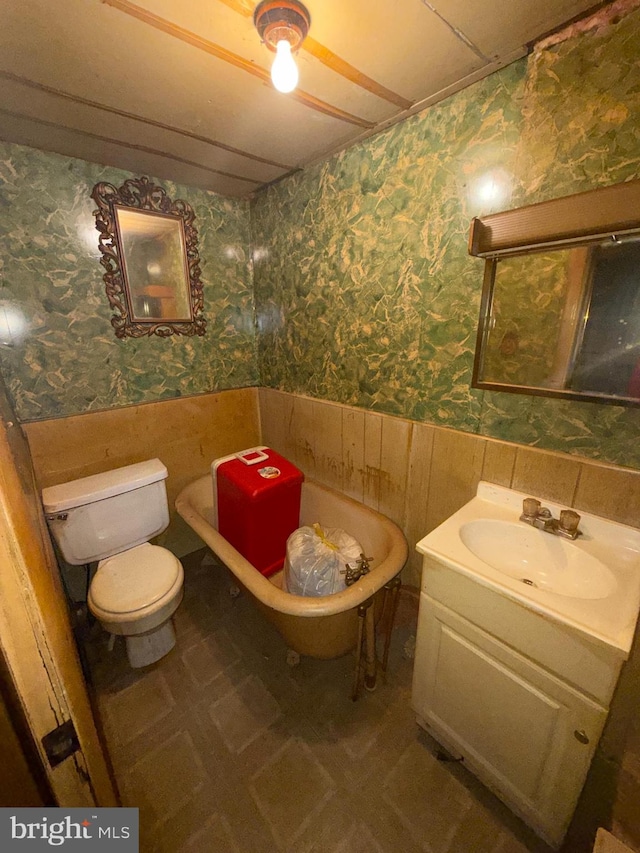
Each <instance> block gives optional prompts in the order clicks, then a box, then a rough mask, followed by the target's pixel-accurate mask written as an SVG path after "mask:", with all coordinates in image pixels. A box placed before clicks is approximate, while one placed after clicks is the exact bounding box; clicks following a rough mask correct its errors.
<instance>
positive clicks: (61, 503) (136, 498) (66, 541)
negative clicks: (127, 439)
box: [42, 459, 169, 566]
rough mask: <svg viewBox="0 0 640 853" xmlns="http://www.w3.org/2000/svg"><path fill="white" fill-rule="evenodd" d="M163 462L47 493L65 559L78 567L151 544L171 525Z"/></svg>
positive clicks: (52, 527)
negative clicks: (148, 542)
mask: <svg viewBox="0 0 640 853" xmlns="http://www.w3.org/2000/svg"><path fill="white" fill-rule="evenodd" d="M166 478H167V469H166V467H165V466H164V465H163V464H162V462H161V461H160V460H159V459H150V460H149V461H147V462H138V463H136V464H135V465H126V466H125V467H123V468H114V469H112V470H111V471H105V472H104V473H102V474H93V475H91V476H90V477H82V478H81V479H79V480H72V481H71V482H69V483H62V484H60V485H59V486H50V487H48V488H46V489H43V490H42V502H43V504H44V510H45V513H46V518H47V523H48V525H49V529H50V531H51V534H52V536H53V537H54V539H55V540H56V542H57V543H58V547H59V548H60V551H61V553H62V556H63V557H64V558H65V560H66V561H67V562H68V563H71V565H74V566H78V565H82V564H84V563H91V562H93V561H94V560H102V559H104V558H105V557H109V556H111V555H112V554H117V553H119V552H120V551H126V550H127V549H128V548H134V547H135V546H136V545H141V544H142V543H143V542H147V541H148V540H149V539H152V538H153V537H154V536H157V535H158V534H159V533H162V531H163V530H165V528H166V527H167V525H168V524H169V506H168V503H167V490H166V487H165V480H166Z"/></svg>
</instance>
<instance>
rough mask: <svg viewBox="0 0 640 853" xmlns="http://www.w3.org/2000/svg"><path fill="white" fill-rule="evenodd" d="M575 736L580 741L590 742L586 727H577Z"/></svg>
mask: <svg viewBox="0 0 640 853" xmlns="http://www.w3.org/2000/svg"><path fill="white" fill-rule="evenodd" d="M573 736H574V738H575V739H576V740H578V741H580V743H589V738H588V737H587V733H586V732H585V730H584V729H576V730H575V732H574V733H573Z"/></svg>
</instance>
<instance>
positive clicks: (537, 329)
mask: <svg viewBox="0 0 640 853" xmlns="http://www.w3.org/2000/svg"><path fill="white" fill-rule="evenodd" d="M618 186H619V187H623V188H624V194H625V195H624V199H623V200H628V199H629V197H630V195H633V196H634V198H635V200H636V202H637V205H636V207H635V209H634V210H632V211H631V212H630V215H629V216H627V215H626V214H625V217H624V219H621V218H620V208H617V209H616V216H615V217H614V220H612V221H611V222H610V223H607V227H605V224H604V223H603V221H602V217H600V219H598V221H597V222H595V223H592V224H590V223H589V221H588V219H589V214H588V209H589V205H590V204H591V205H595V204H596V202H597V199H598V193H602V192H603V190H595V191H591V192H589V193H581V194H580V195H578V196H573V197H571V196H570V197H567V198H565V199H561V200H559V201H561V202H562V203H563V205H565V208H564V210H563V211H562V212H561V214H560V216H561V220H562V221H561V222H560V223H558V222H554V217H553V214H554V208H553V205H554V202H546V203H544V204H541V205H532V206H531V207H529V208H520V209H519V210H517V211H508V212H506V213H502V214H495V215H494V216H493V217H491V216H490V217H486V218H485V219H483V220H474V225H473V226H472V234H471V242H470V252H471V254H474V255H477V256H480V257H485V258H486V264H485V279H484V287H483V295H482V305H481V314H480V323H479V328H478V339H477V345H476V358H475V364H474V372H473V381H472V385H473V387H475V388H482V389H487V390H494V391H506V392H512V393H519V394H534V395H544V396H557V397H565V398H570V399H582V400H591V401H599V402H607V403H613V404H617V405H636V406H640V181H633V182H629V183H627V184H622V185H618ZM614 189H616V188H615V187H610V188H607V191H606V192H607V193H608V194H609V195H610V193H611V190H614ZM585 197H589V198H585ZM571 199H573V200H578V202H579V203H578V205H577V208H578V209H579V210H581V211H582V214H581V215H582V219H581V220H580V222H578V223H577V224H576V221H572V220H571V217H569V218H567V216H566V213H567V209H568V208H566V203H567V202H569V201H570V200H571ZM584 202H586V204H583V203H584ZM607 204H608V201H607ZM532 211H533V215H534V218H535V217H538V219H539V220H540V222H543V221H544V224H543V227H542V229H540V228H539V227H538V226H536V225H534V227H533V228H531V227H530V220H531V212H532ZM585 211H587V213H586V214H585ZM509 214H514V215H518V216H520V220H517V218H514V219H511V220H510V221H509V220H508V219H505V218H506V217H508V216H509ZM527 216H529V221H528V224H527ZM634 216H635V218H636V222H633V221H632V220H633V217H634ZM585 217H586V218H585ZM605 218H606V217H605ZM514 222H515V227H514ZM634 225H635V227H633V226H634ZM609 227H611V229H612V230H611V231H610V232H609V231H608V228H609ZM589 230H591V232H592V233H585V232H588V231H589ZM577 231H579V232H580V233H576V232H577ZM593 232H595V233H593ZM504 235H508V236H506V237H504ZM545 236H546V237H548V239H544V238H545ZM519 240H520V241H521V245H519V244H518V241H519ZM501 242H502V245H499V244H500V243H501ZM506 242H508V243H509V245H505V243H506Z"/></svg>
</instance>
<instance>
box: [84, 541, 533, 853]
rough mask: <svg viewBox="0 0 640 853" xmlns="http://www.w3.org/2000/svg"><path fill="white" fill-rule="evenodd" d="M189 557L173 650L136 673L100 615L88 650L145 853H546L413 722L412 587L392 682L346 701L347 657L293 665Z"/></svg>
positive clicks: (208, 563) (254, 617)
mask: <svg viewBox="0 0 640 853" xmlns="http://www.w3.org/2000/svg"><path fill="white" fill-rule="evenodd" d="M203 557H204V558H205V559H204V562H203ZM183 562H184V563H185V598H184V602H183V604H182V605H181V607H180V609H179V610H178V612H177V614H176V617H175V622H176V631H177V635H178V644H177V646H176V648H175V649H174V650H173V651H172V652H171V653H170V654H169V655H168V656H167V657H166V658H164V659H163V660H162V661H160V662H159V663H158V664H156V665H154V666H152V667H148V668H145V669H144V670H132V669H130V668H129V666H128V664H127V662H126V657H125V653H124V644H123V643H122V641H121V640H119V641H118V642H117V643H116V647H115V649H114V650H113V652H111V653H110V652H108V651H107V648H106V635H104V634H103V633H102V632H101V629H100V628H99V626H97V625H94V626H93V629H92V630H91V632H90V633H91V641H90V643H89V644H88V646H87V659H88V662H89V667H90V671H91V680H92V683H93V687H94V689H95V694H96V699H97V705H98V709H99V713H100V717H101V719H102V724H103V727H104V732H105V736H106V739H107V744H108V748H109V752H110V755H111V759H112V762H113V767H114V771H115V775H116V780H117V783H118V786H119V788H120V793H121V796H122V800H123V805H127V806H138V807H139V808H140V824H141V848H140V849H141V851H142V853H156V851H158V853H178V851H185V853H187V851H189V853H207V851H211V853H227V851H229V853H231V851H233V853H285V851H286V853H418V851H421V853H424V851H426V853H526V851H531V853H548V848H547V847H546V845H544V844H542V843H541V842H540V841H539V840H537V839H536V838H535V836H533V834H532V833H531V832H529V830H527V828H526V827H524V825H523V824H522V823H521V822H520V821H519V820H518V819H517V818H515V817H514V816H513V815H512V814H511V813H510V812H509V811H508V810H507V809H506V808H505V807H503V806H502V804H501V803H499V802H498V801H497V800H496V799H495V798H494V797H493V796H492V795H491V794H489V793H488V792H487V791H486V789H484V788H483V787H482V786H481V785H480V784H479V783H478V782H476V780H475V779H474V778H473V777H472V776H471V775H470V774H469V773H468V772H467V771H466V770H465V769H464V768H463V767H461V766H460V765H457V764H455V763H446V762H442V761H438V760H437V758H436V746H435V744H434V742H433V741H432V740H431V739H430V738H429V737H428V736H427V735H426V734H425V733H424V732H422V731H421V730H420V729H419V728H418V727H417V725H416V723H415V720H414V715H413V713H412V711H411V708H410V688H411V673H412V660H411V650H412V647H411V639H412V635H414V634H415V617H416V609H415V599H414V598H413V597H412V596H410V595H409V594H406V595H404V594H403V595H401V604H400V608H399V618H398V620H397V623H396V629H395V631H394V635H393V642H392V648H391V654H390V659H389V673H388V677H387V679H386V681H381V683H379V686H378V688H377V690H376V691H375V692H373V693H364V694H363V695H362V696H361V698H360V699H359V700H358V701H357V702H352V701H351V699H350V690H351V681H352V674H353V664H354V658H353V656H352V655H347V656H346V657H344V658H341V659H338V660H333V661H315V660H311V659H309V658H303V659H302V661H301V663H300V665H299V666H298V667H296V668H290V667H288V666H287V664H286V662H285V658H286V648H285V645H284V643H283V641H282V640H281V639H280V637H279V635H278V634H277V633H276V632H275V630H274V629H273V628H272V627H271V626H270V625H269V624H268V623H267V622H265V620H264V618H263V617H262V616H261V615H260V614H259V613H258V612H257V610H256V609H255V608H254V606H253V605H252V603H251V602H250V601H249V600H248V599H247V598H246V597H245V596H240V597H239V598H236V599H233V598H232V597H231V596H230V595H229V585H230V581H229V577H228V575H227V571H226V569H224V568H223V567H221V566H219V565H217V564H214V563H213V562H212V559H211V557H210V556H208V555H206V553H205V552H198V553H197V554H194V555H190V557H188V558H186V559H185V560H184V561H183Z"/></svg>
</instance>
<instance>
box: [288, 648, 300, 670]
mask: <svg viewBox="0 0 640 853" xmlns="http://www.w3.org/2000/svg"><path fill="white" fill-rule="evenodd" d="M299 663H300V655H299V654H298V652H296V651H295V650H294V649H287V666H290V667H294V666H298V665H299Z"/></svg>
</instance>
